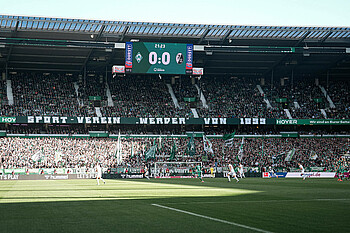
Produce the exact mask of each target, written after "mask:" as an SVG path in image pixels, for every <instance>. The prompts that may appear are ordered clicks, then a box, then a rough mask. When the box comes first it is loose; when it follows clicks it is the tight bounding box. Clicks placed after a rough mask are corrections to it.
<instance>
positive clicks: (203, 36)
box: [198, 28, 210, 44]
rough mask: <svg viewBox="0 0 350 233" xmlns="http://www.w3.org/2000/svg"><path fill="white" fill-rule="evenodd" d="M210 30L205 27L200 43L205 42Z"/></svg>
mask: <svg viewBox="0 0 350 233" xmlns="http://www.w3.org/2000/svg"><path fill="white" fill-rule="evenodd" d="M209 31H210V29H209V28H207V29H205V31H204V32H203V34H202V36H201V38H200V39H199V41H198V44H201V43H202V42H203V40H204V38H205V37H206V36H207V35H208V33H209Z"/></svg>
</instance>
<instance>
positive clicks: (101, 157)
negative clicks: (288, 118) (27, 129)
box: [0, 137, 350, 170]
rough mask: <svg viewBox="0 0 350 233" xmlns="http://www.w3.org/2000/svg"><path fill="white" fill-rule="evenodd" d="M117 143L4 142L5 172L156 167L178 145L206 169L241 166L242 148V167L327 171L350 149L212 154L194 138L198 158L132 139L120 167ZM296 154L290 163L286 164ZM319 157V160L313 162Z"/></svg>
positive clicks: (298, 142) (236, 146) (306, 145)
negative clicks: (290, 154)
mask: <svg viewBox="0 0 350 233" xmlns="http://www.w3.org/2000/svg"><path fill="white" fill-rule="evenodd" d="M117 141H118V139H116V138H115V139H110V138H101V139H97V138H89V139H77V138H17V137H7V138H1V139H0V158H1V160H0V161H1V168H5V169H6V168H9V169H11V168H62V167H66V168H81V167H93V166H94V165H95V164H96V163H97V162H99V163H101V164H102V165H103V166H104V167H110V168H116V167H140V166H142V165H143V164H146V163H147V164H149V165H151V166H153V164H154V162H156V161H168V160H169V157H170V154H171V150H172V148H173V147H174V145H176V148H177V149H176V153H175V154H176V156H175V160H174V161H182V162H195V161H203V164H204V166H205V167H208V166H214V164H215V166H218V167H221V166H227V164H228V163H234V164H237V163H238V162H239V159H238V158H237V155H238V154H239V150H240V147H241V145H243V153H242V160H241V163H242V164H243V165H244V166H246V167H268V166H275V167H280V168H285V169H287V170H288V169H290V168H293V167H294V168H295V167H297V163H298V162H300V163H302V164H303V165H304V167H323V168H325V169H326V170H332V169H335V164H336V161H337V160H338V159H339V158H340V156H342V155H344V154H345V153H349V150H350V143H349V140H348V139H346V138H318V139H315V138H268V139H267V138H265V139H262V138H254V139H253V138H246V139H244V141H243V140H242V139H240V138H235V139H234V140H233V141H232V144H231V145H226V144H225V141H224V140H222V139H221V138H216V139H214V138H212V139H210V141H211V143H212V149H213V151H214V153H213V154H211V153H208V154H207V153H206V152H205V151H204V146H203V139H202V138H195V139H194V142H195V148H196V153H195V155H194V156H189V155H188V153H187V148H188V143H189V141H190V138H187V137H183V138H171V137H163V138H157V137H155V138H131V137H122V138H121V139H120V141H121V147H120V155H121V157H120V158H121V162H120V163H119V164H118V156H117V154H118V153H117V148H118V146H117V145H118V143H117ZM153 145H156V147H157V150H156V153H155V157H154V158H150V159H146V158H145V154H146V152H147V151H148V150H149V149H150V148H151V146H153ZM292 149H295V155H294V156H293V157H292V159H291V161H290V162H286V161H285V158H286V155H287V154H288V152H290V151H291V150H292ZM37 153H39V154H40V161H33V155H34V154H37ZM314 153H316V154H317V158H316V159H314V160H313V159H311V155H312V154H314Z"/></svg>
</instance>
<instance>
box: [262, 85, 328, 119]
mask: <svg viewBox="0 0 350 233" xmlns="http://www.w3.org/2000/svg"><path fill="white" fill-rule="evenodd" d="M263 90H264V92H265V93H266V95H267V96H268V99H269V101H270V102H271V104H272V105H273V106H274V107H280V108H282V109H283V108H285V109H289V112H290V114H291V116H292V118H294V119H309V118H315V119H322V118H325V117H324V116H323V115H322V114H321V109H325V108H326V106H327V103H326V101H327V100H326V99H325V97H324V95H323V93H322V92H321V89H320V88H319V86H316V84H315V80H313V79H303V80H295V81H294V82H293V83H290V82H288V81H285V82H284V85H283V86H282V85H281V84H280V83H279V82H274V83H273V85H272V87H271V83H267V84H266V85H264V86H263ZM281 99H286V102H279V101H277V100H281ZM294 103H298V105H299V106H295V104H294Z"/></svg>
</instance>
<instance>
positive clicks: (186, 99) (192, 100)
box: [184, 97, 196, 102]
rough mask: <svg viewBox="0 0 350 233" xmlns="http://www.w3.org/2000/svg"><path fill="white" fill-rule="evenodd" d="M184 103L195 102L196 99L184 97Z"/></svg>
mask: <svg viewBox="0 0 350 233" xmlns="http://www.w3.org/2000/svg"><path fill="white" fill-rule="evenodd" d="M184 101H185V102H196V97H184Z"/></svg>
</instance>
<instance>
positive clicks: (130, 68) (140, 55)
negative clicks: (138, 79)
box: [125, 42, 193, 74]
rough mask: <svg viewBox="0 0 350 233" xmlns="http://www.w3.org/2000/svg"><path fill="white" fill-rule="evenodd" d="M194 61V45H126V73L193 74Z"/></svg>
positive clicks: (143, 43)
mask: <svg viewBox="0 0 350 233" xmlns="http://www.w3.org/2000/svg"><path fill="white" fill-rule="evenodd" d="M192 61H193V44H177V43H150V42H126V44H125V73H144V74H192Z"/></svg>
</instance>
